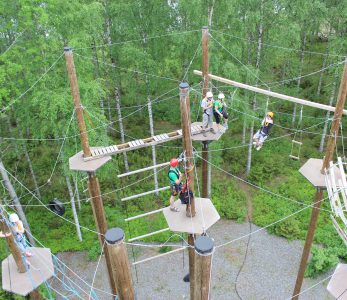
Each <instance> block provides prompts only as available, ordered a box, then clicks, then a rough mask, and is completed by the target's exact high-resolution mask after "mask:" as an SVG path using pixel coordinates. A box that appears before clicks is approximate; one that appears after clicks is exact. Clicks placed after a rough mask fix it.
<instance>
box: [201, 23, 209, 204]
mask: <svg viewBox="0 0 347 300" xmlns="http://www.w3.org/2000/svg"><path fill="white" fill-rule="evenodd" d="M208 37H209V33H208V27H207V26H204V27H202V78H203V87H202V98H205V97H206V93H207V92H208V82H209V77H208V67H209V59H208ZM208 157H209V155H208V141H203V142H202V163H201V164H202V168H201V169H202V197H203V198H208V184H209V183H208Z"/></svg>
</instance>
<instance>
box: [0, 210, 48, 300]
mask: <svg viewBox="0 0 347 300" xmlns="http://www.w3.org/2000/svg"><path fill="white" fill-rule="evenodd" d="M3 214H4V209H3V207H2V205H1V204H0V223H1V231H2V233H3V234H5V235H7V234H9V235H8V236H6V243H7V245H8V248H9V249H10V252H11V254H12V256H13V259H14V261H15V263H16V265H17V269H18V272H19V273H25V272H26V271H27V269H28V268H29V266H25V259H23V257H22V253H21V251H20V249H19V248H18V246H17V242H16V240H15V237H14V236H15V233H14V232H13V230H12V228H10V227H9V226H8V225H7V224H8V223H7V222H8V220H6V219H5V217H4V215H3ZM29 295H30V299H33V300H41V299H42V297H41V294H40V292H39V291H38V290H36V289H35V290H33V291H32V292H30V293H29Z"/></svg>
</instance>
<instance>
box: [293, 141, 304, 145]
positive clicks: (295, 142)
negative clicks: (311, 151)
mask: <svg viewBox="0 0 347 300" xmlns="http://www.w3.org/2000/svg"><path fill="white" fill-rule="evenodd" d="M292 143H294V144H298V145H300V146H301V145H302V143H301V142H298V141H295V140H292Z"/></svg>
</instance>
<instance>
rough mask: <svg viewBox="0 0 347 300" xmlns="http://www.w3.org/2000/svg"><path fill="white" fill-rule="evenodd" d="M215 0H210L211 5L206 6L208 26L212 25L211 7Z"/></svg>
mask: <svg viewBox="0 0 347 300" xmlns="http://www.w3.org/2000/svg"><path fill="white" fill-rule="evenodd" d="M215 2H216V0H212V3H211V5H209V6H208V27H209V28H211V27H212V18H213V8H214V4H215Z"/></svg>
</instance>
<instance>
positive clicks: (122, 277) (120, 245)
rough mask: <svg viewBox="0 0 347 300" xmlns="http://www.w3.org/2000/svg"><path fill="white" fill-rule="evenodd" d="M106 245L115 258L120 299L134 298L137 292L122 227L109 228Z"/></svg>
mask: <svg viewBox="0 0 347 300" xmlns="http://www.w3.org/2000/svg"><path fill="white" fill-rule="evenodd" d="M105 238H106V247H107V249H108V251H109V253H110V254H111V256H112V257H114V259H113V260H112V261H111V263H112V273H113V276H114V278H115V279H116V285H117V291H118V295H117V296H118V299H119V300H133V299H135V292H134V287H133V281H132V278H131V271H130V264H129V260H128V254H127V249H126V247H125V244H124V231H123V230H122V229H121V228H112V229H109V230H107V232H106V235H105Z"/></svg>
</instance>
